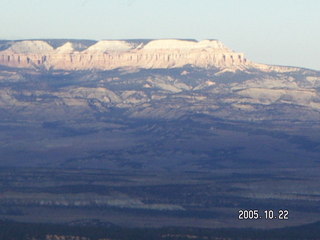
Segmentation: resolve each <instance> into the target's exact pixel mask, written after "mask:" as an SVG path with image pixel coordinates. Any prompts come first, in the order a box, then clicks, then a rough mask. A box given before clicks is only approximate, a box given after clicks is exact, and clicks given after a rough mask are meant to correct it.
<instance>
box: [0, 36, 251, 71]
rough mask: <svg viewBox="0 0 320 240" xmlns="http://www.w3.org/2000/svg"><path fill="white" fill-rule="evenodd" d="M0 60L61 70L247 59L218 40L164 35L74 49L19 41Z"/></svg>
mask: <svg viewBox="0 0 320 240" xmlns="http://www.w3.org/2000/svg"><path fill="white" fill-rule="evenodd" d="M0 64H1V65H6V66H11V67H18V68H31V67H42V68H53V69H64V70H86V69H102V70H108V69H115V68H121V67H134V68H177V67H182V66H185V65H193V66H196V67H203V68H208V67H216V68H226V67H228V68H230V67H231V68H241V67H243V66H248V65H249V64H250V63H249V62H248V61H247V60H246V59H245V57H244V55H243V54H242V53H237V52H234V51H232V50H230V49H229V48H227V47H225V46H224V45H223V44H222V43H221V42H220V41H217V40H204V41H200V42H197V41H191V40H176V39H164V40H153V41H149V42H147V43H146V42H143V41H141V42H139V41H120V40H119V41H118V40H104V41H99V42H97V43H96V44H94V45H92V46H90V47H88V48H87V49H85V50H83V51H76V50H75V48H74V47H73V43H72V42H67V43H65V44H64V45H62V46H60V47H58V48H56V49H54V48H53V47H52V46H51V45H49V44H48V43H47V42H46V41H36V40H35V41H33V40H32V41H18V42H12V45H11V46H10V47H9V48H7V49H5V50H3V51H0Z"/></svg>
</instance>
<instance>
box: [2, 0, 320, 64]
mask: <svg viewBox="0 0 320 240" xmlns="http://www.w3.org/2000/svg"><path fill="white" fill-rule="evenodd" d="M0 6H1V8H0V39H39V38H40V39H43V38H80V39H95V40H101V39H142V38H148V39H158V38H179V39H180V38H187V39H190V38H191V39H196V40H203V39H218V40H221V41H222V42H223V43H224V44H225V45H226V46H228V47H229V48H231V49H233V50H235V51H237V52H243V53H244V54H245V56H246V58H247V59H249V60H251V61H255V62H259V63H267V64H276V65H287V66H300V67H306V68H312V69H316V70H320V59H319V56H320V31H319V29H320V26H319V25H320V1H319V0H0Z"/></svg>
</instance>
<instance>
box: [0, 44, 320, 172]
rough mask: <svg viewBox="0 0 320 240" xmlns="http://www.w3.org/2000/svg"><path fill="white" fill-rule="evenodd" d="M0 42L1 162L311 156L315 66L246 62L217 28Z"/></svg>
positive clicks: (315, 150) (136, 162) (146, 162)
mask: <svg viewBox="0 0 320 240" xmlns="http://www.w3.org/2000/svg"><path fill="white" fill-rule="evenodd" d="M0 49H1V51H0V65H1V67H0V69H1V71H0V116H1V122H0V124H1V125H0V128H1V129H2V133H1V134H0V142H4V143H5V144H3V145H1V146H0V152H1V156H5V157H4V158H3V160H2V162H1V163H0V165H7V164H10V165H21V164H26V165H45V166H47V164H48V162H49V163H50V164H53V165H55V166H57V165H58V166H71V167H74V166H83V167H123V166H125V167H134V168H140V167H145V166H149V167H151V166H153V167H157V166H159V165H161V166H162V167H173V166H175V167H178V168H179V167H182V166H184V167H185V168H188V167H191V166H192V167H195V166H196V167H199V166H200V167H204V166H208V165H210V166H213V165H216V164H218V165H219V166H222V165H224V164H231V165H232V164H239V163H245V162H246V161H249V162H252V163H257V164H259V163H261V164H262V163H265V162H266V161H276V162H277V163H279V162H284V160H283V159H290V161H291V163H292V162H295V160H296V161H298V162H299V161H303V162H308V161H309V160H310V161H311V162H312V161H316V159H318V156H319V155H318V154H319V151H320V147H319V146H320V145H319V142H320V137H319V135H318V134H316V132H317V131H318V130H319V119H320V73H319V72H318V71H314V70H309V69H303V68H297V67H283V66H269V65H265V64H257V63H253V62H251V61H249V60H247V59H246V58H245V57H244V55H243V54H242V53H236V52H234V51H232V50H230V49H229V48H227V47H225V46H224V45H223V44H222V43H221V42H219V41H217V40H204V41H200V42H197V41H195V40H176V39H163V40H103V41H99V42H96V41H92V40H19V41H1V42H0ZM248 134H249V135H248ZM262 136H263V137H262ZM262 139H263V140H262ZM239 141H240V142H239ZM259 141H262V142H263V147H262V148H263V149H260V150H259V151H258V150H252V146H255V144H257V143H258V142H259ZM262 142H261V144H262ZM269 143H270V144H269ZM278 146H283V147H282V148H280V149H279V147H278ZM260 147H261V145H260ZM285 149H286V150H285ZM22 159H24V160H22ZM230 161H231V162H230ZM50 164H49V165H50Z"/></svg>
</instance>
